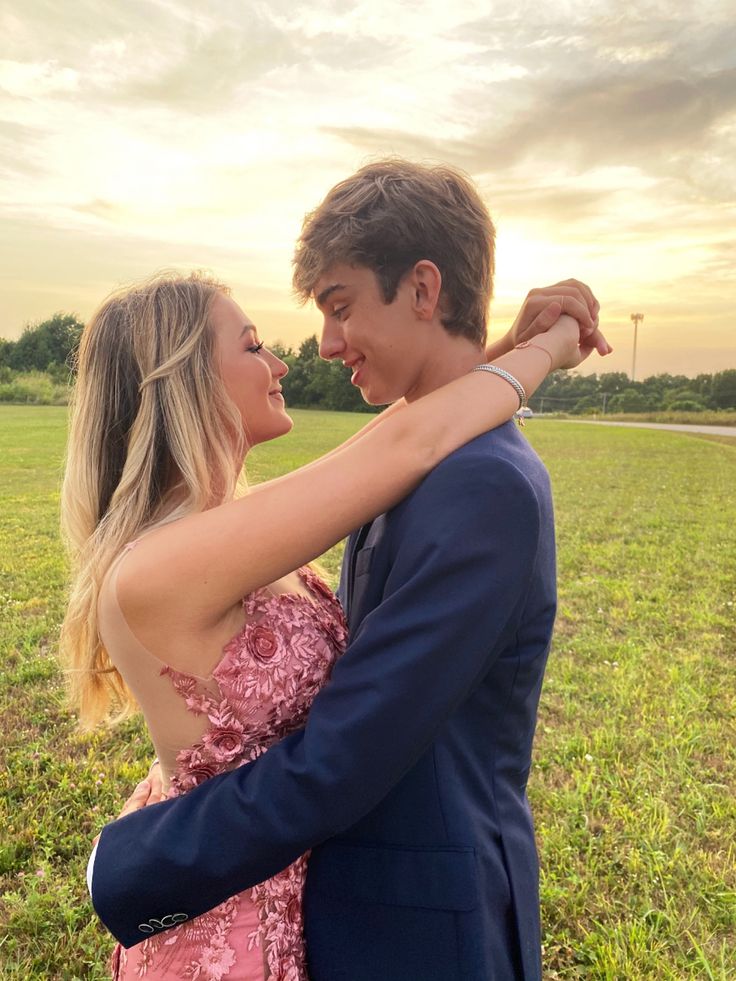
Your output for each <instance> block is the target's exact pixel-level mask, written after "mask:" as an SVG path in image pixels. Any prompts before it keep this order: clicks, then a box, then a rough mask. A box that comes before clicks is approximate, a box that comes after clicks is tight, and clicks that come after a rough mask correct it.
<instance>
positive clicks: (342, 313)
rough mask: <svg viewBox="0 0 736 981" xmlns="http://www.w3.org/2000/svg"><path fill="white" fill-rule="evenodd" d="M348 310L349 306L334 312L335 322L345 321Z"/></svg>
mask: <svg viewBox="0 0 736 981" xmlns="http://www.w3.org/2000/svg"><path fill="white" fill-rule="evenodd" d="M346 310H347V305H346V306H344V307H338V308H337V310H333V311H332V316H333V317H334V318H335V320H343V319H344V316H345V311H346Z"/></svg>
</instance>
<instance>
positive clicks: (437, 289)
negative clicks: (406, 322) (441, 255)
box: [407, 259, 442, 320]
mask: <svg viewBox="0 0 736 981" xmlns="http://www.w3.org/2000/svg"><path fill="white" fill-rule="evenodd" d="M407 283H408V285H409V286H410V287H411V290H412V306H413V309H414V312H415V314H416V315H417V318H418V319H419V320H431V319H432V317H434V315H435V312H436V311H437V309H438V307H439V302H440V294H441V293H442V273H441V272H440V271H439V269H438V268H437V266H436V265H435V264H434V263H433V262H432V261H431V260H430V259H420V260H419V262H417V263H416V264H415V265H414V268H413V269H412V270H411V272H409V274H408V276H407Z"/></svg>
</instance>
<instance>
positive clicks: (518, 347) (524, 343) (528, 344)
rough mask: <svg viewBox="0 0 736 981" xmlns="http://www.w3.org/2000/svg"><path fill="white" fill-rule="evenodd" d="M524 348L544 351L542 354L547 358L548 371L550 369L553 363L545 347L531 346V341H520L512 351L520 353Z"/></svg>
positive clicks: (539, 345)
mask: <svg viewBox="0 0 736 981" xmlns="http://www.w3.org/2000/svg"><path fill="white" fill-rule="evenodd" d="M525 347H535V348H536V349H537V350H538V351H544V353H545V354H546V355H547V357H548V358H549V367H550V370H551V369H552V365H553V364H554V361H553V359H552V355H551V354H550V353H549V351H548V350H547V348H546V347H542V345H541V344H533V343H532V342H531V341H522V342H521V344H517V345H516V347H515V348H514V350H515V351H521V350H523V349H524V348H525Z"/></svg>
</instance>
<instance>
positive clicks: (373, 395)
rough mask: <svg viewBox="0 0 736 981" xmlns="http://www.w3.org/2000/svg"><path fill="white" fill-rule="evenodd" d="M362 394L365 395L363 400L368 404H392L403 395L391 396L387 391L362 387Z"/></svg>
mask: <svg viewBox="0 0 736 981" xmlns="http://www.w3.org/2000/svg"><path fill="white" fill-rule="evenodd" d="M360 394H361V395H362V396H363V401H364V402H366V403H367V404H368V405H390V404H391V403H392V402H396V401H397V399H399V398H400V397H401V396H399V395H397V396H396V397H395V398H389V397H388V393H387V392H381V391H376V390H375V389H371V388H361V390H360Z"/></svg>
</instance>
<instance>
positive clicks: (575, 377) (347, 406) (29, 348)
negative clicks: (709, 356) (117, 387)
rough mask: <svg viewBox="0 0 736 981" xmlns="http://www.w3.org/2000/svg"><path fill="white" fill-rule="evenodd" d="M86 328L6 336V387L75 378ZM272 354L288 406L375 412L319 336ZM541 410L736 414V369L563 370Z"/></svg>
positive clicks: (36, 329)
mask: <svg viewBox="0 0 736 981" xmlns="http://www.w3.org/2000/svg"><path fill="white" fill-rule="evenodd" d="M83 326H84V325H83V324H82V322H81V321H80V320H78V319H77V318H76V317H75V316H74V315H73V314H67V313H56V314H54V316H53V317H51V318H50V319H49V320H44V321H42V322H41V323H38V324H34V325H31V326H28V327H26V329H25V330H24V331H23V333H22V334H21V336H20V337H19V338H18V340H17V341H9V340H4V339H2V338H0V383H1V382H9V381H10V380H11V378H12V377H13V376H14V373H16V372H20V373H24V372H32V371H36V372H39V371H40V372H44V373H46V374H47V375H49V376H50V377H51V379H52V381H54V382H55V383H57V384H63V383H66V382H68V381H69V380H70V378H71V376H72V375H73V372H74V362H75V356H76V351H77V347H78V346H79V338H80V336H81V333H82V329H83ZM271 350H272V351H273V352H274V353H275V354H276V355H278V357H280V358H282V359H283V360H284V361H285V362H286V363H287V364H288V366H289V374H288V375H287V376H286V377H285V378H284V379H283V381H282V387H283V389H284V395H285V397H286V401H287V403H288V404H289V405H292V406H295V407H299V408H313V409H333V410H337V411H341V412H370V411H373V409H372V407H371V406H367V405H366V404H365V402H364V401H363V399H362V398H361V395H360V392H359V391H358V389H357V388H355V387H354V386H353V385H351V384H350V372H349V371H348V370H346V369H345V368H344V367H343V365H342V364H340V363H339V362H328V361H323V360H322V359H321V358H320V356H319V344H318V341H317V338H316V336H314V335H313V336H312V337H308V338H307V339H306V340H304V341H302V343H301V344H300V345H299V347H298V349H297V350H294V349H293V348H291V347H285V346H284V345H283V344H281V343H279V342H277V343H275V344H273V345H271ZM530 404H531V406H532V408H533V409H534V411H535V412H566V413H571V414H573V415H583V414H584V415H590V414H594V413H595V414H598V413H614V412H615V413H619V412H624V413H628V412H653V411H654V412H656V411H672V412H702V411H706V410H711V411H712V410H719V409H736V369H728V370H726V371H719V372H716V373H715V374H701V375H697V376H696V377H695V378H688V377H687V376H685V375H670V374H661V375H652V376H650V377H649V378H645V379H644V380H643V381H639V382H634V381H632V380H631V379H630V378H629V376H628V375H627V374H626V373H625V372H622V371H612V372H607V373H605V374H601V375H596V374H592V375H580V374H577V373H576V372H570V371H556V372H554V373H553V374H551V375H550V376H549V377H548V378H546V379H545V381H544V382H543V383H542V385H540V387H539V388H538V389H537V392H536V393H535V395H534V396H533V397H532V398H531V399H530Z"/></svg>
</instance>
